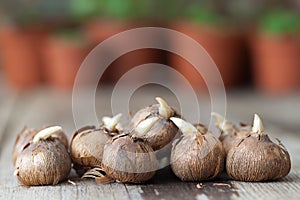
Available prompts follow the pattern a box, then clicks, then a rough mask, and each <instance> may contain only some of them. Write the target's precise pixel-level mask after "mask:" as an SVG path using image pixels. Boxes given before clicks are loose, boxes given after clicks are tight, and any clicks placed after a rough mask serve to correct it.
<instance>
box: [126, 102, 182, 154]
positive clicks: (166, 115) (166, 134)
mask: <svg viewBox="0 0 300 200" xmlns="http://www.w3.org/2000/svg"><path fill="white" fill-rule="evenodd" d="M156 101H157V102H158V104H154V105H151V106H149V107H146V108H143V109H141V110H140V111H138V112H137V113H136V114H135V115H134V116H133V118H132V120H131V122H130V123H129V128H128V129H129V131H131V130H132V129H134V128H135V127H137V126H138V125H139V124H140V123H142V122H143V121H145V120H146V119H149V118H152V117H158V118H159V120H158V121H157V123H154V124H153V126H152V127H151V128H150V129H149V130H148V131H147V132H143V134H139V133H138V132H134V131H133V132H132V134H133V135H132V136H133V137H135V138H141V139H144V140H145V141H147V142H148V143H149V144H150V145H151V147H152V148H153V150H154V151H156V150H159V149H162V148H163V147H165V146H166V145H168V144H170V146H171V142H172V140H173V139H174V138H175V136H176V134H177V133H178V128H177V127H176V126H175V124H174V123H173V122H172V121H171V120H170V118H171V117H174V116H179V115H178V114H177V113H176V111H175V110H174V109H173V108H171V107H170V106H169V105H168V104H167V103H166V102H165V101H164V100H163V99H162V98H160V97H157V98H156Z"/></svg>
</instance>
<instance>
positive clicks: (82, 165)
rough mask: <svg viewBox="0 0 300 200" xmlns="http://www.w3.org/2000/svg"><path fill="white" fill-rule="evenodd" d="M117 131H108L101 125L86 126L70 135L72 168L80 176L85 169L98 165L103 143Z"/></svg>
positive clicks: (100, 160) (100, 162) (99, 164)
mask: <svg viewBox="0 0 300 200" xmlns="http://www.w3.org/2000/svg"><path fill="white" fill-rule="evenodd" d="M115 134H118V133H117V132H110V131H108V130H107V129H105V128H104V127H103V126H102V127H101V128H100V129H96V128H95V127H94V126H86V127H83V128H81V129H80V130H78V131H77V132H76V133H75V134H74V135H73V137H72V140H71V144H70V155H71V158H72V161H73V164H74V166H73V168H74V169H75V170H76V173H77V174H78V175H80V176H82V175H83V174H84V173H85V172H86V171H88V170H90V169H92V168H94V167H100V166H101V164H102V155H103V149H104V145H105V143H106V142H107V141H108V140H109V139H111V137H112V136H113V135H115Z"/></svg>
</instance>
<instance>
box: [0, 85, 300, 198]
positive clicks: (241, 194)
mask: <svg viewBox="0 0 300 200" xmlns="http://www.w3.org/2000/svg"><path fill="white" fill-rule="evenodd" d="M155 92H156V91H151V92H147V93H143V92H141V93H139V94H137V95H135V97H134V98H135V101H136V102H139V103H137V104H139V105H137V104H135V105H136V106H135V105H133V106H132V109H133V110H136V109H138V107H139V106H140V105H147V104H149V102H153V97H155V96H156V95H160V96H164V93H163V92H157V93H155ZM168 95H170V94H168ZM168 95H165V96H167V97H165V96H164V97H165V98H167V99H168ZM227 95H228V106H227V116H228V118H230V119H239V120H241V121H245V122H251V120H252V118H253V113H254V112H258V113H260V114H261V117H262V118H263V119H264V123H265V127H266V130H267V131H268V132H271V133H272V135H271V138H273V139H274V138H275V137H278V138H280V139H281V140H282V143H283V144H285V146H286V148H287V149H288V150H289V152H290V154H291V157H292V170H291V172H290V174H289V175H288V176H287V177H286V178H284V179H282V180H280V181H276V182H266V183H245V182H237V181H231V180H228V179H226V178H225V179H217V180H214V181H209V182H201V183H200V182H194V183H183V182H180V181H179V180H178V179H177V178H176V177H175V176H174V175H173V174H172V172H171V171H170V169H169V168H166V169H164V170H160V171H159V172H158V173H157V175H156V176H155V178H154V179H153V180H151V181H150V182H149V183H147V184H144V185H133V184H120V183H111V184H105V185H100V184H97V183H95V182H94V181H93V180H76V181H75V183H76V185H72V184H70V183H68V182H63V183H60V184H58V185H56V186H43V187H30V188H26V187H23V186H20V185H19V184H18V182H17V180H16V178H15V177H14V176H13V171H14V168H13V165H12V161H11V160H12V159H11V152H12V147H13V143H14V140H15V137H16V134H17V133H18V132H19V131H20V130H21V129H22V127H23V126H24V125H27V126H29V127H41V126H43V125H45V124H49V125H50V124H57V125H61V126H63V128H64V130H65V131H66V132H67V133H68V136H71V135H72V134H73V132H74V130H75V125H74V122H73V116H72V106H71V105H72V98H71V94H70V93H64V92H61V93H55V92H52V91H51V90H48V89H40V90H37V91H32V92H29V93H24V94H13V93H10V92H6V91H4V90H1V92H0V141H1V144H0V153H1V154H0V156H1V157H0V199H43V200H45V199H64V200H66V199H95V198H99V199H239V198H241V199H300V156H299V154H300V131H299V122H300V117H299V116H300V114H299V111H300V101H299V100H300V95H293V96H288V97H280V98H271V97H266V96H262V95H259V94H257V93H255V92H251V91H247V92H243V91H236V92H231V93H228V94H227ZM203 99H205V101H208V100H209V98H208V97H203ZM169 101H170V104H171V105H176V101H175V100H174V98H171V97H170V100H169ZM96 102H97V112H98V114H99V118H100V117H101V116H103V115H106V114H110V113H111V111H110V90H108V91H107V92H104V93H101V94H97V98H96ZM81 109H82V118H81V119H80V120H81V123H82V124H88V123H89V120H90V119H89V117H88V116H89V113H86V112H85V105H84V104H83V105H82V108H81ZM90 123H92V122H90ZM216 134H217V133H216ZM197 184H198V187H197Z"/></svg>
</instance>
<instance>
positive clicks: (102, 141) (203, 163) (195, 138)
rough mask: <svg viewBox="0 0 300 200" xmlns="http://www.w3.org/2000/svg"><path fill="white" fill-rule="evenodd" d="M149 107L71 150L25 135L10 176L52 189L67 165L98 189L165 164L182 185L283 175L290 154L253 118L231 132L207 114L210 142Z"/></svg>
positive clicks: (86, 135) (108, 124) (63, 140)
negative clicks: (222, 178)
mask: <svg viewBox="0 0 300 200" xmlns="http://www.w3.org/2000/svg"><path fill="white" fill-rule="evenodd" d="M156 100H157V102H158V104H154V105H151V106H148V107H146V108H143V109H141V110H139V111H138V112H137V113H136V114H135V115H134V116H133V117H132V119H131V120H130V122H129V124H128V125H127V126H126V127H124V128H123V127H122V125H121V124H120V119H121V114H118V115H116V116H114V117H112V118H110V117H103V119H102V122H103V123H102V124H101V125H100V127H95V126H86V127H83V128H81V129H79V130H77V131H76V133H75V134H74V135H73V137H72V139H71V142H70V145H69V144H68V140H67V137H66V135H65V134H64V132H63V131H62V128H61V127H59V126H52V127H44V128H42V129H41V130H35V129H31V130H28V129H27V128H24V129H23V130H22V131H21V133H20V134H19V135H18V136H17V139H16V142H15V145H14V151H13V162H14V166H15V173H14V174H15V176H16V177H17V178H18V180H19V182H20V183H21V184H23V185H26V186H34V185H51V184H52V185H55V184H57V183H58V182H60V181H62V180H65V179H66V178H68V176H69V174H70V170H71V167H72V166H73V168H74V169H75V170H76V173H77V174H78V175H79V176H80V177H83V178H95V179H96V181H97V182H100V183H106V182H111V181H117V182H122V183H143V182H146V181H148V180H149V179H151V178H152V177H153V176H154V175H155V171H156V170H157V169H158V168H159V166H160V165H161V162H163V160H164V159H165V157H167V158H168V159H169V160H170V163H171V168H172V171H173V172H174V174H175V175H176V176H177V177H178V178H179V179H181V180H182V181H206V180H211V179H214V178H216V177H217V176H219V175H220V174H221V173H222V172H223V170H224V169H225V170H226V172H227V174H228V176H229V177H230V178H232V179H234V180H238V181H268V180H276V179H280V178H282V177H285V176H286V175H287V174H288V173H289V171H290V168H291V161H290V156H289V153H288V152H287V150H286V149H285V147H284V146H283V145H282V144H281V143H280V142H279V144H275V143H273V142H272V141H271V140H270V139H269V137H268V135H266V134H265V133H264V129H263V125H262V121H261V119H260V118H259V116H258V115H255V117H254V123H253V126H249V125H243V124H242V125H239V126H237V125H234V124H233V123H231V122H228V121H227V120H225V119H224V118H223V117H222V116H220V115H219V114H216V113H213V114H212V115H213V116H214V118H215V121H216V126H217V127H218V128H219V129H220V131H221V134H220V137H219V138H217V137H215V136H214V135H213V134H212V133H211V132H209V131H208V129H207V128H206V127H205V126H204V125H202V124H191V123H189V122H187V121H185V120H184V119H182V118H181V116H180V114H178V113H177V112H176V110H175V109H174V108H171V107H170V106H169V105H168V104H167V103H166V102H165V101H164V100H163V99H162V98H159V97H158V98H156Z"/></svg>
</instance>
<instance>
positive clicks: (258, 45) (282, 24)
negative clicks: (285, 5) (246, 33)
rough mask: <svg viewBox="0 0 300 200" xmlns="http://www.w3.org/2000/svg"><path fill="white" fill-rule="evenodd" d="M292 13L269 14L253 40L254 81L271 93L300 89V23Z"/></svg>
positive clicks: (262, 89) (264, 90) (275, 12)
mask: <svg viewBox="0 0 300 200" xmlns="http://www.w3.org/2000/svg"><path fill="white" fill-rule="evenodd" d="M299 17H300V16H299V15H298V14H294V13H292V12H290V11H283V10H274V11H270V12H269V13H267V14H266V16H264V17H263V18H262V19H261V22H260V28H259V30H258V31H257V33H256V34H254V37H253V38H252V41H251V44H252V56H253V71H254V81H255V84H256V86H257V87H258V88H259V89H260V90H261V91H263V92H265V93H268V94H275V95H276V94H282V93H289V92H295V91H299V89H300V78H299V77H300V59H299V56H300V37H299V33H300V21H299Z"/></svg>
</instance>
